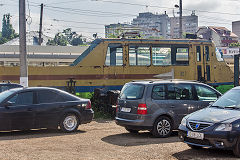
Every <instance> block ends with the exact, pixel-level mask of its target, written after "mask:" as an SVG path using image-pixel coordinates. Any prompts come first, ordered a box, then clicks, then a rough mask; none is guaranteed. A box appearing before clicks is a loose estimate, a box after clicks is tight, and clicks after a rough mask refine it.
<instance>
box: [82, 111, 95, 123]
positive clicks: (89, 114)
mask: <svg viewBox="0 0 240 160" xmlns="http://www.w3.org/2000/svg"><path fill="white" fill-rule="evenodd" d="M93 117H94V111H93V110H92V109H89V110H84V111H83V113H82V117H81V118H82V119H81V124H86V123H90V122H91V121H92V120H93Z"/></svg>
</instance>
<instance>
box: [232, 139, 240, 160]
mask: <svg viewBox="0 0 240 160" xmlns="http://www.w3.org/2000/svg"><path fill="white" fill-rule="evenodd" d="M233 153H234V155H235V156H237V157H240V137H238V140H237V142H236V144H235V146H234V148H233Z"/></svg>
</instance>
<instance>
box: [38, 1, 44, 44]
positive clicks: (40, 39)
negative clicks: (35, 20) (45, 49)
mask: <svg viewBox="0 0 240 160" xmlns="http://www.w3.org/2000/svg"><path fill="white" fill-rule="evenodd" d="M42 16H43V3H42V4H41V13H40V26H39V40H38V44H39V45H40V46H41V44H42Z"/></svg>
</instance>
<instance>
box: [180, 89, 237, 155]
mask: <svg viewBox="0 0 240 160" xmlns="http://www.w3.org/2000/svg"><path fill="white" fill-rule="evenodd" d="M179 138H180V139H181V140H182V141H184V142H185V143H187V144H188V145H189V146H190V147H192V148H195V149H196V148H201V147H206V148H220V149H231V150H233V152H234V154H235V155H236V156H238V157H240V87H236V88H233V89H231V90H230V91H228V92H227V93H225V94H224V95H223V96H222V97H220V98H219V99H218V100H217V101H216V102H215V103H213V104H212V105H211V106H209V107H208V108H205V109H202V110H199V111H197V112H194V113H192V114H190V115H187V116H185V117H184V118H183V119H182V122H181V124H180V126H179Z"/></svg>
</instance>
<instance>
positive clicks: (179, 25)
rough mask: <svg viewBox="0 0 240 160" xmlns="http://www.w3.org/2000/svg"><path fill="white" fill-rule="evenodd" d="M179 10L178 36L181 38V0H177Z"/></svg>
mask: <svg viewBox="0 0 240 160" xmlns="http://www.w3.org/2000/svg"><path fill="white" fill-rule="evenodd" d="M179 10H180V11H179V12H180V15H179V38H180V39H181V38H182V33H183V31H182V0H179Z"/></svg>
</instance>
